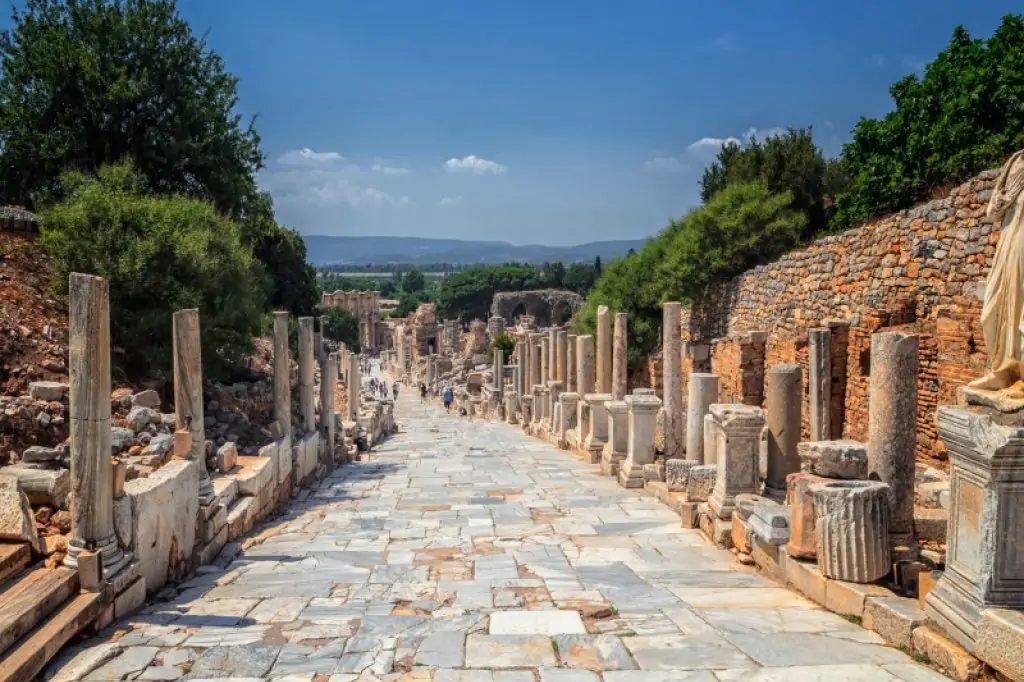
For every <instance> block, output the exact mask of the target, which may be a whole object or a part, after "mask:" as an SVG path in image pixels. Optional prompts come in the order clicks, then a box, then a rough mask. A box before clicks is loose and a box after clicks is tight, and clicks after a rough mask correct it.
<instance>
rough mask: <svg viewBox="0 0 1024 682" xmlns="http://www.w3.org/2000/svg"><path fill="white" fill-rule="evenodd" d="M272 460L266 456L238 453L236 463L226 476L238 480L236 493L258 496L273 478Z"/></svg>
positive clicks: (244, 495) (245, 495)
mask: <svg viewBox="0 0 1024 682" xmlns="http://www.w3.org/2000/svg"><path fill="white" fill-rule="evenodd" d="M272 464H273V461H272V460H271V459H270V458H268V457H259V456H253V455H239V457H238V465H237V466H236V468H235V470H234V471H232V472H231V473H230V474H227V476H228V477H231V478H234V479H235V480H236V481H238V494H239V495H241V496H243V497H259V495H260V492H261V491H263V490H264V488H266V487H267V486H268V485H270V484H271V482H272V481H273V480H274V473H275V472H274V467H273V466H272Z"/></svg>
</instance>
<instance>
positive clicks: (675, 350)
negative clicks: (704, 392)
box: [661, 301, 683, 459]
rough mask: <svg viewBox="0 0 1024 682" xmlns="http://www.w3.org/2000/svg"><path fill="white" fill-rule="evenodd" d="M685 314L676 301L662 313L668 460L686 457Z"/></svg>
mask: <svg viewBox="0 0 1024 682" xmlns="http://www.w3.org/2000/svg"><path fill="white" fill-rule="evenodd" d="M681 312H682V305H681V304H680V303H678V302H676V301H670V302H668V303H665V305H664V307H663V309H662V324H661V326H662V342H661V348H662V352H661V372H662V381H661V387H662V396H664V401H663V402H664V405H665V459H676V458H679V457H682V456H683V388H682V381H683V375H682V355H681V341H680V338H679V334H680V331H679V324H680V317H681Z"/></svg>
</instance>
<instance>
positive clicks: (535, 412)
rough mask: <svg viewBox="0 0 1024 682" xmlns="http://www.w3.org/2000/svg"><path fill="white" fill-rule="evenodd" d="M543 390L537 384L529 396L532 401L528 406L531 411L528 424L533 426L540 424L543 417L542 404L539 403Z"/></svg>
mask: <svg viewBox="0 0 1024 682" xmlns="http://www.w3.org/2000/svg"><path fill="white" fill-rule="evenodd" d="M543 390H544V389H542V388H541V387H540V385H539V384H538V385H536V386H534V387H533V393H532V394H531V396H532V398H533V399H532V400H531V401H530V405H531V407H532V408H533V409H532V410H531V414H530V423H531V424H534V425H536V424H540V420H541V417H543V416H544V403H543V402H541V401H542V394H543Z"/></svg>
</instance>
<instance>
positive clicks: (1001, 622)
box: [974, 608, 1024, 680]
mask: <svg viewBox="0 0 1024 682" xmlns="http://www.w3.org/2000/svg"><path fill="white" fill-rule="evenodd" d="M976 638H977V640H976V644H975V647H974V653H975V654H977V655H978V657H979V658H981V659H982V660H983V661H985V662H986V663H988V664H989V665H990V666H992V667H993V668H995V669H996V670H998V671H999V672H1001V673H1002V674H1004V675H1006V676H1007V677H1009V678H1010V679H1011V680H1024V613H1022V612H1021V611H1018V610H1011V609H991V608H990V609H985V610H984V611H982V612H981V620H980V621H979V623H978V628H977V631H976Z"/></svg>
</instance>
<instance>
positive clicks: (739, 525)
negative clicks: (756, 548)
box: [732, 514, 751, 554]
mask: <svg viewBox="0 0 1024 682" xmlns="http://www.w3.org/2000/svg"><path fill="white" fill-rule="evenodd" d="M750 535H751V533H750V526H748V525H747V522H746V521H745V520H743V519H742V518H740V516H739V514H733V515H732V546H733V547H735V548H736V549H737V550H739V551H740V552H743V553H744V554H750V542H749V541H748V538H749V537H750Z"/></svg>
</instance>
